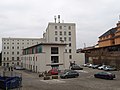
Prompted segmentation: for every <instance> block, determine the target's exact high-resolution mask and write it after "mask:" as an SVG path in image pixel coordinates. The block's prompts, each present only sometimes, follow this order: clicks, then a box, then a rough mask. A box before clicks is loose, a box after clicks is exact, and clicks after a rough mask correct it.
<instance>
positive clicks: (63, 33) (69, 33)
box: [55, 31, 71, 35]
mask: <svg viewBox="0 0 120 90" xmlns="http://www.w3.org/2000/svg"><path fill="white" fill-rule="evenodd" d="M55 35H58V31H55ZM59 35H67V32H66V31H64V32H62V31H59ZM68 35H71V32H68Z"/></svg>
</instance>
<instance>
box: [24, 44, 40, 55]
mask: <svg viewBox="0 0 120 90" xmlns="http://www.w3.org/2000/svg"><path fill="white" fill-rule="evenodd" d="M35 53H42V46H36V47H32V48H29V49H25V50H23V55H27V54H35Z"/></svg>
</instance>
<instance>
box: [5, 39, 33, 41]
mask: <svg viewBox="0 0 120 90" xmlns="http://www.w3.org/2000/svg"><path fill="white" fill-rule="evenodd" d="M3 41H34V40H11V39H3Z"/></svg>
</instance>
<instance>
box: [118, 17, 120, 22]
mask: <svg viewBox="0 0 120 90" xmlns="http://www.w3.org/2000/svg"><path fill="white" fill-rule="evenodd" d="M118 23H120V15H119V20H118Z"/></svg>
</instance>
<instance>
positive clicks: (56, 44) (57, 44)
mask: <svg viewBox="0 0 120 90" xmlns="http://www.w3.org/2000/svg"><path fill="white" fill-rule="evenodd" d="M39 45H67V44H66V43H40V44H37V45H34V46H30V47H27V48H25V49H23V50H26V49H29V48H32V47H37V46H39Z"/></svg>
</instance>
